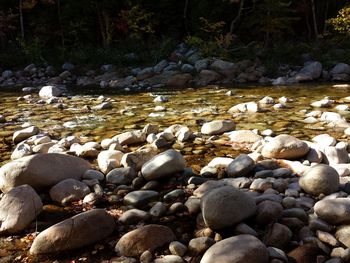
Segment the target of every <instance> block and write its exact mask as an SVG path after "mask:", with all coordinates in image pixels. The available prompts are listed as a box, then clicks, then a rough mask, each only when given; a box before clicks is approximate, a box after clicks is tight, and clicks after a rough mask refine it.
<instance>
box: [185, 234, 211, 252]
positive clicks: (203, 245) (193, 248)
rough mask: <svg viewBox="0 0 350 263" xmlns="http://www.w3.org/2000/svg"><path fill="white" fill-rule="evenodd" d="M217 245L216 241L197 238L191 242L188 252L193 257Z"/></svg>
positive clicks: (207, 238)
mask: <svg viewBox="0 0 350 263" xmlns="http://www.w3.org/2000/svg"><path fill="white" fill-rule="evenodd" d="M214 244H215V240H214V239H212V238H210V237H197V238H193V239H191V240H190V242H189V244H188V250H189V253H190V254H191V255H200V254H202V253H204V252H205V251H207V250H208V248H210V247H211V246H212V245H214Z"/></svg>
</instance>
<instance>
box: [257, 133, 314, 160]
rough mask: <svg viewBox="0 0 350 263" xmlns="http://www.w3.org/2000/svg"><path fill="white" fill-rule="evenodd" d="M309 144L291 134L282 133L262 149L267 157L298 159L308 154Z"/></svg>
mask: <svg viewBox="0 0 350 263" xmlns="http://www.w3.org/2000/svg"><path fill="white" fill-rule="evenodd" d="M308 151H309V146H308V145H307V144H306V143H305V142H303V141H301V140H299V139H297V138H295V137H293V136H290V135H286V134H282V135H278V136H276V137H275V138H273V139H272V140H271V141H269V142H268V143H266V144H265V145H264V147H263V149H262V153H261V154H262V155H263V156H264V157H266V158H277V159H297V158H300V157H303V156H304V155H306V154H307V153H308Z"/></svg>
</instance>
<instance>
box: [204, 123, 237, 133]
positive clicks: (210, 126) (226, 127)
mask: <svg viewBox="0 0 350 263" xmlns="http://www.w3.org/2000/svg"><path fill="white" fill-rule="evenodd" d="M235 127H236V124H235V123H234V122H233V121H232V120H215V121H211V122H207V123H204V125H203V126H202V129H201V133H203V134H208V135H214V134H222V133H224V132H227V131H232V130H234V129H235Z"/></svg>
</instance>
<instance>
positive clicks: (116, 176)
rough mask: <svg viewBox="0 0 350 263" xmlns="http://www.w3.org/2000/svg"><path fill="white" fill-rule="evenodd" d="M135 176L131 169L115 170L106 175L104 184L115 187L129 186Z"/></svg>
mask: <svg viewBox="0 0 350 263" xmlns="http://www.w3.org/2000/svg"><path fill="white" fill-rule="evenodd" d="M136 176H137V174H136V172H135V170H134V168H132V167H125V168H115V169H113V170H112V171H110V172H109V173H108V174H107V175H106V182H107V183H111V184H116V185H121V184H130V183H131V182H132V180H134V179H135V178H136Z"/></svg>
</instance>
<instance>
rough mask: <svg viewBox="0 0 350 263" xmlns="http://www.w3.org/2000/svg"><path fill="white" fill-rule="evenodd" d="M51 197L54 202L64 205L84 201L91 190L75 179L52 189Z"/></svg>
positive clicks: (62, 182)
mask: <svg viewBox="0 0 350 263" xmlns="http://www.w3.org/2000/svg"><path fill="white" fill-rule="evenodd" d="M49 193H50V197H51V199H52V200H53V201H54V202H57V203H60V204H62V205H65V204H68V203H70V202H73V201H77V200H80V199H83V198H84V197H85V196H86V195H87V194H89V193H90V188H89V187H88V186H87V185H86V184H84V183H82V182H80V181H78V180H75V179H66V180H63V181H61V182H59V183H58V184H56V185H54V186H53V187H52V188H51V189H50V192H49Z"/></svg>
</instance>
